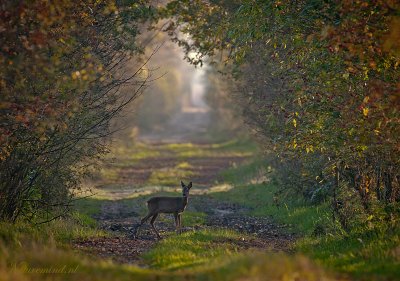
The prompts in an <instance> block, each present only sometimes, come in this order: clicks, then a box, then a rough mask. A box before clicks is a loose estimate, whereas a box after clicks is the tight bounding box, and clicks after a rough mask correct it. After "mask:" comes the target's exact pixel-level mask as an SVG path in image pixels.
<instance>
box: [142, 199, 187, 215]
mask: <svg viewBox="0 0 400 281" xmlns="http://www.w3.org/2000/svg"><path fill="white" fill-rule="evenodd" d="M147 207H148V208H149V210H150V211H152V212H155V213H176V212H178V213H180V212H183V211H184V209H185V207H186V204H185V202H184V198H183V197H166V196H163V197H161V196H160V197H153V198H150V199H149V200H148V201H147Z"/></svg>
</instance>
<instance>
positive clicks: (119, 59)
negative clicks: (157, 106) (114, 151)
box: [0, 0, 152, 222]
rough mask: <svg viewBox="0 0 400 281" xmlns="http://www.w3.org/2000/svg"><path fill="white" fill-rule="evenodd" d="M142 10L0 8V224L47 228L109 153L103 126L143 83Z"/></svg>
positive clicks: (41, 5)
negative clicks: (129, 66) (139, 37)
mask: <svg viewBox="0 0 400 281" xmlns="http://www.w3.org/2000/svg"><path fill="white" fill-rule="evenodd" d="M145 4H146V3H145V1H143V2H141V1H114V0H96V1H95V0H89V1H70V0H60V1H42V0H33V1H14V0H5V1H2V2H1V4H0V42H1V45H0V92H1V94H0V220H8V221H15V220H17V219H18V218H20V217H24V218H27V219H29V220H33V221H36V222H40V221H47V220H51V219H53V218H55V217H57V216H60V215H62V214H63V213H64V212H65V210H67V209H68V207H69V205H70V202H71V200H72V194H74V193H76V192H79V190H78V189H79V181H80V179H81V178H82V176H83V175H84V174H85V173H86V172H87V171H88V169H89V167H90V166H91V165H93V164H94V163H95V161H96V159H97V158H98V157H99V155H101V154H103V153H104V152H105V151H106V142H105V139H106V138H107V136H109V135H110V134H111V133H112V129H111V128H110V126H109V124H110V120H111V119H112V118H113V117H114V116H116V115H117V114H118V113H119V112H120V111H121V109H122V108H123V107H124V106H125V105H127V104H128V103H130V102H131V101H132V100H134V99H135V98H136V97H137V96H138V95H139V94H140V93H141V92H142V90H143V88H144V87H145V86H146V81H147V80H148V78H149V75H150V74H149V73H148V72H147V71H145V70H144V68H143V67H144V65H145V64H146V62H145V61H144V62H141V63H140V62H138V60H137V58H138V57H139V54H140V51H141V49H140V46H138V44H137V43H136V37H137V35H138V30H139V28H138V25H139V23H140V22H141V21H143V20H145V19H146V18H148V17H149V15H150V14H151V13H152V11H151V9H150V8H149V7H148V6H147V5H145ZM128 61H134V62H135V63H136V65H137V68H136V69H135V70H128V69H126V68H125V67H124V65H126V63H127V62H128ZM127 86H129V87H130V91H120V89H121V87H127Z"/></svg>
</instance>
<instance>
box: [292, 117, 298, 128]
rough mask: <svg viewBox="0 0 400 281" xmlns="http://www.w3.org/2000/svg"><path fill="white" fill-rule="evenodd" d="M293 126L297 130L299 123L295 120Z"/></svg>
mask: <svg viewBox="0 0 400 281" xmlns="http://www.w3.org/2000/svg"><path fill="white" fill-rule="evenodd" d="M293 126H294V127H295V128H296V127H297V121H296V119H293Z"/></svg>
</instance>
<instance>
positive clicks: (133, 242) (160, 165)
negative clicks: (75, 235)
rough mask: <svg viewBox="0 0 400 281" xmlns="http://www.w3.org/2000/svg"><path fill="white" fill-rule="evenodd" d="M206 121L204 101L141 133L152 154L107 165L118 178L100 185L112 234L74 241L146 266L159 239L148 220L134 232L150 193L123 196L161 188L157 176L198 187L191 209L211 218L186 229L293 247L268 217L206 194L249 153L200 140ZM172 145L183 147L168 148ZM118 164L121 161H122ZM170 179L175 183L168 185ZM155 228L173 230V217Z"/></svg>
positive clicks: (240, 243) (249, 244) (243, 242)
mask: <svg viewBox="0 0 400 281" xmlns="http://www.w3.org/2000/svg"><path fill="white" fill-rule="evenodd" d="M208 123H209V116H208V111H207V110H206V109H205V108H204V106H203V105H201V104H200V107H193V105H191V106H187V107H186V108H184V109H183V110H182V111H181V112H179V113H177V114H176V116H175V117H174V118H172V120H171V122H170V123H169V125H168V126H167V128H165V130H164V131H163V132H158V133H151V134H147V135H143V136H141V138H140V140H141V141H143V142H145V143H146V149H147V150H148V151H150V152H153V153H154V152H157V153H155V154H154V155H153V156H152V154H151V153H150V156H148V157H146V158H143V159H140V160H139V161H131V162H127V163H125V164H124V165H122V166H118V167H116V166H115V164H112V163H109V164H108V166H106V169H108V170H110V171H111V170H112V171H113V173H114V174H117V176H116V177H114V178H113V179H112V180H110V179H108V180H107V181H100V182H99V184H98V188H100V189H105V190H107V192H108V193H107V194H108V195H109V196H111V197H110V199H113V200H109V201H106V202H105V203H104V204H103V205H102V207H101V212H100V214H98V215H97V216H96V217H95V218H96V220H97V221H98V222H99V225H100V227H101V228H103V229H105V230H107V231H109V232H111V233H112V235H111V237H104V238H96V239H90V240H83V241H76V242H75V247H76V248H78V249H80V250H84V251H86V252H89V253H91V254H93V255H95V256H100V257H104V258H111V259H113V260H114V261H116V262H120V263H129V264H132V263H134V264H138V265H142V266H146V265H145V264H144V262H143V260H142V254H143V253H146V252H147V251H148V250H149V249H150V248H151V247H153V246H154V245H155V244H156V243H157V242H158V241H157V239H156V237H155V234H154V233H153V232H152V230H151V229H150V226H149V225H148V224H146V225H144V226H143V227H142V228H141V231H140V235H139V237H138V238H137V239H134V238H133V235H132V234H133V231H134V230H135V226H136V225H137V224H138V222H139V221H140V217H141V215H142V216H143V215H144V208H145V201H146V200H145V199H146V197H141V196H135V197H136V198H137V199H135V200H131V201H127V200H125V201H124V200H120V199H124V198H127V197H129V196H131V197H132V194H136V195H140V194H146V192H147V191H148V193H150V192H152V191H157V190H158V189H156V188H155V187H154V185H157V184H154V179H157V180H158V181H159V183H160V184H161V185H166V186H171V187H172V188H174V187H175V188H176V190H179V181H180V180H181V179H182V178H187V179H189V180H191V181H192V182H193V185H194V187H193V188H192V191H191V196H190V199H189V204H188V208H187V211H196V212H203V213H206V215H207V217H206V222H205V224H199V225H195V226H191V227H187V226H186V227H185V226H184V227H183V231H194V230H199V229H206V228H226V229H233V230H236V231H238V232H241V233H245V234H250V235H249V236H247V235H246V238H244V237H243V238H242V239H238V240H232V241H221V243H224V242H229V243H231V244H234V245H235V246H236V247H237V248H239V249H249V248H256V249H269V250H272V251H290V245H291V243H292V241H293V236H292V235H289V234H285V231H284V227H283V226H280V225H277V224H275V223H273V222H272V221H271V220H270V219H268V218H257V217H252V216H249V215H246V211H248V210H246V208H244V207H243V206H239V205H237V204H232V203H228V202H221V201H218V200H216V199H215V198H213V197H212V193H210V194H208V192H209V191H211V190H212V189H213V188H214V187H215V186H216V185H218V184H222V183H223V182H222V178H221V176H220V172H221V171H223V170H226V169H227V168H229V167H231V166H233V165H240V164H241V163H242V162H243V161H246V159H247V158H248V156H249V155H248V154H246V153H237V151H227V150H226V149H225V150H218V149H215V148H214V147H215V146H214V145H213V144H212V143H207V142H204V141H200V140H201V135H202V134H204V132H205V131H206V128H207V125H208ZM187 143H189V144H190V143H192V144H193V143H194V145H193V147H192V146H191V145H187V149H186V146H185V144H187ZM168 144H173V145H174V146H175V147H178V148H179V147H180V146H182V147H183V148H182V149H175V150H174V149H170V148H168ZM166 147H167V148H166ZM139 152H140V151H139ZM122 157H125V156H124V155H123V156H122ZM117 160H118V159H117ZM115 162H116V163H117V164H118V163H119V162H121V159H119V160H118V161H115ZM125 162H126V161H125ZM181 166H182V167H181ZM179 167H181V168H179ZM170 180H171V182H172V183H173V185H170ZM127 202H128V203H127ZM184 215H185V214H183V216H184ZM156 227H157V228H158V230H159V232H160V234H161V236H163V237H166V236H168V235H171V232H173V231H174V220H173V218H172V217H171V216H168V215H164V216H163V215H162V216H161V218H160V219H158V220H157V221H156ZM244 236H245V235H244ZM249 237H250V238H249Z"/></svg>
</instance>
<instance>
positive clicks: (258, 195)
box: [213, 183, 328, 234]
mask: <svg viewBox="0 0 400 281" xmlns="http://www.w3.org/2000/svg"><path fill="white" fill-rule="evenodd" d="M277 190H278V189H277V187H276V186H275V185H274V184H273V183H266V184H254V185H245V186H239V187H236V188H234V189H232V190H230V191H228V192H221V193H214V194H213V197H216V198H218V199H220V200H225V201H231V202H235V203H238V204H240V205H242V206H246V207H248V208H249V209H250V210H249V212H248V213H249V214H250V215H254V216H259V217H273V218H274V219H275V220H276V221H277V222H279V223H283V224H287V225H289V227H290V228H291V230H292V231H295V232H300V233H303V234H311V233H312V232H313V230H314V228H315V226H316V225H317V224H319V223H320V220H321V219H322V218H324V217H326V215H327V212H328V208H327V205H320V206H310V205H304V204H302V203H301V202H294V201H287V200H286V201H284V200H282V199H280V200H279V201H278V203H276V202H274V198H276V195H275V194H276V192H277Z"/></svg>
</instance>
